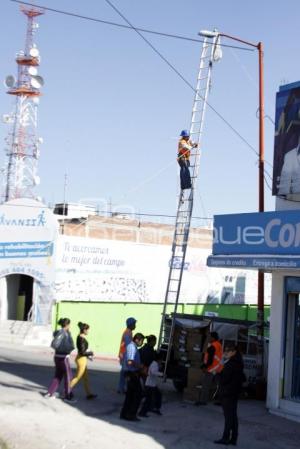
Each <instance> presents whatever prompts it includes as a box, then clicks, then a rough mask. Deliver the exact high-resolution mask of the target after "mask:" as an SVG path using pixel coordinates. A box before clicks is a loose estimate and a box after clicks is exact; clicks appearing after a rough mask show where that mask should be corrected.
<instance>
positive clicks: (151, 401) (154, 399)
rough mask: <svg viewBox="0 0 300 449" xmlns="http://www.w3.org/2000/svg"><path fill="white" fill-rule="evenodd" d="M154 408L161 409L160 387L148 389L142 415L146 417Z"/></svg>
mask: <svg viewBox="0 0 300 449" xmlns="http://www.w3.org/2000/svg"><path fill="white" fill-rule="evenodd" d="M153 408H154V409H155V410H160V408H161V391H160V389H159V388H158V387H146V390H145V400H144V403H143V406H142V409H141V412H140V413H141V414H142V415H144V414H146V413H147V412H149V411H150V410H151V409H153Z"/></svg>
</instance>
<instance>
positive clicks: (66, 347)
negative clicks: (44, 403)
mask: <svg viewBox="0 0 300 449" xmlns="http://www.w3.org/2000/svg"><path fill="white" fill-rule="evenodd" d="M58 324H59V325H60V326H61V329H60V330H57V331H55V332H54V334H53V337H54V338H53V340H52V343H51V347H52V348H53V349H54V350H55V355H54V364H55V374H54V378H53V380H52V382H51V384H50V386H49V388H48V392H47V393H46V395H45V397H47V398H55V392H56V391H57V389H58V387H59V385H60V383H61V381H62V380H63V379H64V392H65V397H64V400H65V401H67V402H75V400H74V398H73V393H72V392H71V387H70V382H71V379H72V371H71V367H70V360H69V355H70V353H71V352H72V351H73V349H74V342H73V339H72V335H71V333H70V325H71V321H70V320H69V318H60V320H59V321H58Z"/></svg>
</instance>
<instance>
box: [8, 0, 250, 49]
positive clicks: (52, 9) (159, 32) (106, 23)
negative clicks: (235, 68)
mask: <svg viewBox="0 0 300 449" xmlns="http://www.w3.org/2000/svg"><path fill="white" fill-rule="evenodd" d="M10 1H11V2H13V3H20V4H21V5H28V6H33V7H36V8H42V9H45V10H46V11H51V12H54V13H57V14H63V15H65V16H71V17H76V18H77V19H83V20H89V21H91V22H98V23H103V24H104V25H111V26H115V27H119V28H125V29H127V30H133V27H132V26H129V25H124V24H122V23H116V22H111V21H109V20H103V19H98V18H97V17H89V16H84V15H82V14H76V13H73V12H70V11H62V10H61V9H55V8H50V7H48V6H43V5H37V4H36V3H29V2H22V1H21V0H10ZM134 29H135V30H138V31H141V32H143V33H149V34H155V35H157V36H162V37H169V38H172V39H180V40H184V41H189V42H197V43H199V42H200V43H203V40H202V39H195V38H192V37H188V36H182V35H179V34H170V33H163V32H161V31H155V30H149V29H147V28H140V27H134ZM222 46H223V47H228V48H235V49H237V50H245V51H255V50H254V49H252V48H247V47H241V46H236V45H227V44H224V45H222Z"/></svg>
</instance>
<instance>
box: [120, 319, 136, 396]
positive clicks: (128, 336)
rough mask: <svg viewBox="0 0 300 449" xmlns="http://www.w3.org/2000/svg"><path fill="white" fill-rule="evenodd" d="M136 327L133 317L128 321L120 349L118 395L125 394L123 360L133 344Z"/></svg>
mask: <svg viewBox="0 0 300 449" xmlns="http://www.w3.org/2000/svg"><path fill="white" fill-rule="evenodd" d="M135 325H136V319H135V318H133V317H129V318H127V320H126V329H125V330H124V332H123V334H122V338H121V343H120V349H119V362H120V365H121V371H120V380H119V387H118V393H125V376H124V370H123V359H124V355H125V352H126V348H127V346H128V345H129V343H131V342H132V331H134V329H135Z"/></svg>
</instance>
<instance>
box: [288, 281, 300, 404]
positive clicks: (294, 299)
mask: <svg viewBox="0 0 300 449" xmlns="http://www.w3.org/2000/svg"><path fill="white" fill-rule="evenodd" d="M286 287H287V288H286V331H285V348H284V349H285V351H284V352H285V357H284V358H285V364H284V397H285V398H286V399H290V400H293V401H297V402H298V401H299V402H300V278H288V279H287V282H286Z"/></svg>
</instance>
